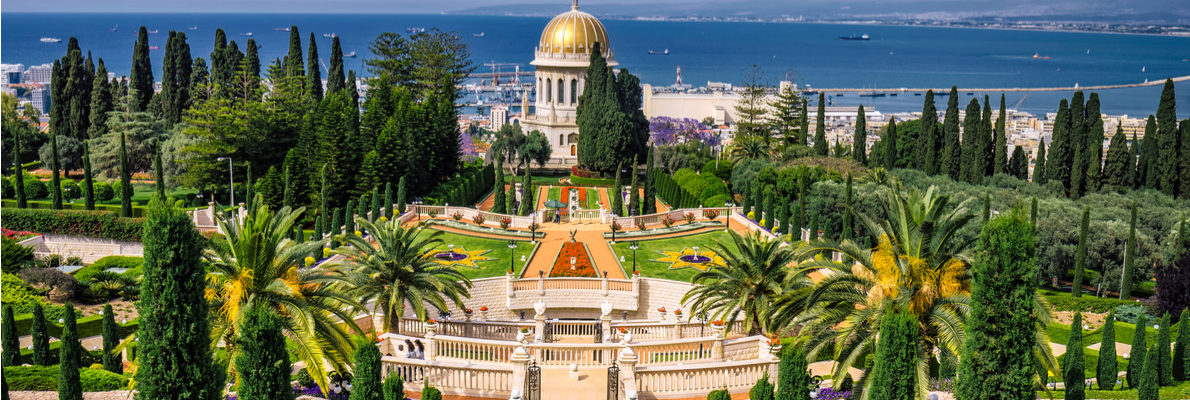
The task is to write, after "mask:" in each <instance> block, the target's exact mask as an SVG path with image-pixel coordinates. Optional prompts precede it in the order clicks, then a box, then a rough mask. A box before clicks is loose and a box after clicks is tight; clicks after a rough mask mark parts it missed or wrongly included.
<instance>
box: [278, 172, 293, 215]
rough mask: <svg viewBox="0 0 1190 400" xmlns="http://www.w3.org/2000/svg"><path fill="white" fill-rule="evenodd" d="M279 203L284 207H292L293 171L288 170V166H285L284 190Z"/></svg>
mask: <svg viewBox="0 0 1190 400" xmlns="http://www.w3.org/2000/svg"><path fill="white" fill-rule="evenodd" d="M281 205H282V206H284V207H289V208H294V206H295V204H294V195H293V172H291V171H290V170H289V166H288V165H286V166H285V192H284V194H283V197H282V200H281Z"/></svg>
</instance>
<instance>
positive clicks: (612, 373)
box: [607, 364, 620, 400]
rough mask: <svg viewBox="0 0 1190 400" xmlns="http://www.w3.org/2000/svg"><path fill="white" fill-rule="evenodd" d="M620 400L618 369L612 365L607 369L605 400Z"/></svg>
mask: <svg viewBox="0 0 1190 400" xmlns="http://www.w3.org/2000/svg"><path fill="white" fill-rule="evenodd" d="M619 399H620V367H619V366H617V365H615V364H612V366H610V367H607V400H619Z"/></svg>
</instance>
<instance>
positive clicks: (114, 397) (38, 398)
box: [8, 390, 132, 400]
mask: <svg viewBox="0 0 1190 400" xmlns="http://www.w3.org/2000/svg"><path fill="white" fill-rule="evenodd" d="M8 396H9V398H10V399H12V400H58V392H28V391H12V392H8ZM83 399H85V400H131V399H132V391H131V390H113V391H110V392H83Z"/></svg>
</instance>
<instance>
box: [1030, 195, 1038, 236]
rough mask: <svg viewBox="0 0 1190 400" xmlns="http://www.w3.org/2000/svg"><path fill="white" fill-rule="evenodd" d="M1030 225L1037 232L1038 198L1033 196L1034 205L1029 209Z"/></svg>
mask: <svg viewBox="0 0 1190 400" xmlns="http://www.w3.org/2000/svg"><path fill="white" fill-rule="evenodd" d="M1029 223H1030V224H1033V229H1034V230H1037V196H1033V204H1032V206H1031V207H1029Z"/></svg>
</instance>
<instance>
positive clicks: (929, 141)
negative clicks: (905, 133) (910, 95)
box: [914, 90, 941, 175]
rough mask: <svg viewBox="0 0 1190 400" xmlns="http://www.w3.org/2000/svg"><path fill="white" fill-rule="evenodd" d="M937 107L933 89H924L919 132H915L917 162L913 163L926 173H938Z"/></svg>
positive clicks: (939, 140)
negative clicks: (924, 94) (924, 97)
mask: <svg viewBox="0 0 1190 400" xmlns="http://www.w3.org/2000/svg"><path fill="white" fill-rule="evenodd" d="M937 127H938V109H937V108H935V106H934V91H933V90H927V91H926V99H925V102H923V103H922V106H921V132H919V133H918V134H917V159H916V161H917V163H916V165H914V167H915V168H917V169H918V170H920V171H924V172H925V173H926V174H927V175H934V174H937V173H938V147H937V146H938V143H939V142H941V138H938V137H937V136H938V132H937V130H936V129H937Z"/></svg>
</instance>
